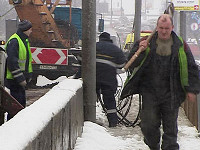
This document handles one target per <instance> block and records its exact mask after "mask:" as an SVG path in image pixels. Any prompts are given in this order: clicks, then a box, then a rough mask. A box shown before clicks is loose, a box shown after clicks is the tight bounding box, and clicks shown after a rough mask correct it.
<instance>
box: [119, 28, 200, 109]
mask: <svg viewBox="0 0 200 150" xmlns="http://www.w3.org/2000/svg"><path fill="white" fill-rule="evenodd" d="M157 36H158V35H157V32H156V33H155V34H154V36H153V37H152V39H151V41H150V45H149V48H150V51H149V53H148V55H146V54H147V53H146V51H144V52H142V53H141V54H140V55H139V57H138V58H137V59H136V60H135V62H134V63H133V64H132V66H131V67H130V70H132V71H133V70H134V68H136V67H138V66H139V65H140V63H141V61H142V60H143V59H144V57H145V56H146V59H145V61H144V62H143V64H142V65H141V67H140V69H139V70H137V72H136V73H135V75H134V76H133V77H132V78H131V79H129V80H127V82H126V84H125V86H124V88H123V90H122V94H121V99H123V98H125V97H127V96H129V95H132V94H139V93H141V91H142V90H143V89H144V88H146V86H147V87H148V86H149V85H148V84H149V83H150V82H149V81H150V80H152V79H154V76H153V75H151V74H148V72H151V71H150V70H151V69H152V68H151V66H150V65H149V64H150V62H151V60H152V58H153V57H154V56H155V51H156V48H157V44H156V39H157ZM172 38H173V45H172V47H171V50H172V54H171V58H170V68H169V86H170V87H169V88H170V95H171V102H172V104H173V106H175V105H176V106H179V105H180V104H181V103H182V102H183V101H184V100H185V96H186V95H185V92H192V93H195V94H197V93H199V91H200V83H199V71H198V66H197V65H196V64H195V60H194V58H193V55H192V53H191V50H190V48H189V47H188V45H187V44H186V43H185V42H184V50H185V53H186V56H187V63H188V82H189V85H188V86H185V91H184V89H183V88H182V86H181V80H180V64H179V57H178V54H179V52H178V50H179V48H180V47H181V45H182V44H183V43H182V41H181V40H180V39H179V37H178V36H177V35H176V34H175V33H174V32H172ZM138 47H139V41H138V42H137V43H136V44H135V46H134V48H133V49H132V51H131V53H130V55H129V58H128V59H130V58H131V56H132V55H133V54H134V53H135V51H137V49H138ZM144 74H145V76H144ZM147 74H148V76H147ZM150 92H154V91H153V90H152V91H151V89H150Z"/></svg>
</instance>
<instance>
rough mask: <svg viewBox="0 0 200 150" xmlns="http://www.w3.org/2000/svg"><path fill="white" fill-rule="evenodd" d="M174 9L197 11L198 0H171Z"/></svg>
mask: <svg viewBox="0 0 200 150" xmlns="http://www.w3.org/2000/svg"><path fill="white" fill-rule="evenodd" d="M171 2H172V3H173V4H174V8H175V10H180V11H198V10H199V0H171Z"/></svg>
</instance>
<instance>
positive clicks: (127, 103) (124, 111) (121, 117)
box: [98, 74, 141, 127]
mask: <svg viewBox="0 0 200 150" xmlns="http://www.w3.org/2000/svg"><path fill="white" fill-rule="evenodd" d="M117 75H118V77H119V78H120V80H121V83H122V85H121V86H120V85H119V86H118V88H117V91H116V94H115V99H116V100H118V104H117V107H116V108H117V116H118V121H119V123H120V124H123V125H125V126H127V127H135V126H137V125H139V123H138V121H139V116H140V111H141V95H139V108H138V109H139V110H138V113H137V116H136V118H135V120H134V121H130V120H128V119H127V116H128V114H129V111H130V109H131V104H132V99H133V95H131V96H129V97H127V98H125V99H123V100H120V95H121V91H122V88H123V81H122V78H121V76H120V75H119V74H117ZM129 75H130V74H129ZM98 100H99V102H100V104H101V106H102V108H103V111H104V112H105V114H106V115H107V111H106V108H105V106H104V103H103V101H102V99H101V96H100V95H99V96H98Z"/></svg>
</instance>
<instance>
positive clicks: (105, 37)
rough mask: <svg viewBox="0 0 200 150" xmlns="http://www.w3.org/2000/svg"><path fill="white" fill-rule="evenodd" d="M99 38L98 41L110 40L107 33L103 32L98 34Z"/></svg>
mask: <svg viewBox="0 0 200 150" xmlns="http://www.w3.org/2000/svg"><path fill="white" fill-rule="evenodd" d="M99 38H100V39H108V40H110V34H109V33H107V32H103V33H101V34H100V36H99Z"/></svg>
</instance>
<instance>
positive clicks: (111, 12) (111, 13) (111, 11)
mask: <svg viewBox="0 0 200 150" xmlns="http://www.w3.org/2000/svg"><path fill="white" fill-rule="evenodd" d="M112 16H113V10H112V0H110V24H111V26H112Z"/></svg>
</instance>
